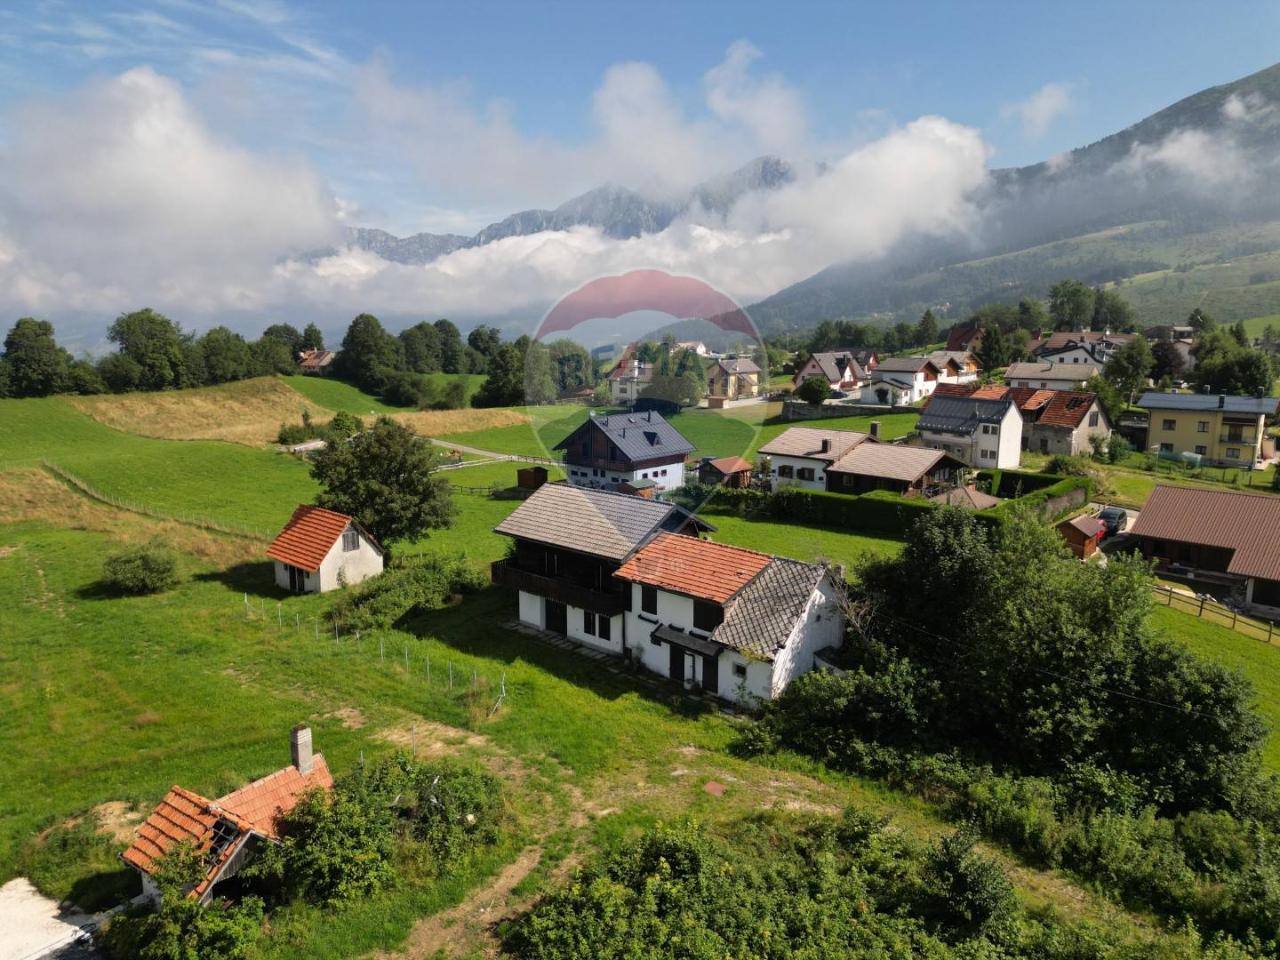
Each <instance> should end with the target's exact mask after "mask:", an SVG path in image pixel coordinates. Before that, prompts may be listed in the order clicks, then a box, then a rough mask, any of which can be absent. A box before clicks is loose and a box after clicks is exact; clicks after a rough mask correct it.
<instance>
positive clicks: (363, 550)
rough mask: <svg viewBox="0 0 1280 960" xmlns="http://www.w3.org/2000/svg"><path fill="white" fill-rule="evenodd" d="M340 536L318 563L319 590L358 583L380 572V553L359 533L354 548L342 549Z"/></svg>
mask: <svg viewBox="0 0 1280 960" xmlns="http://www.w3.org/2000/svg"><path fill="white" fill-rule="evenodd" d="M342 539H343V538H342V537H338V539H337V540H335V541H334V544H333V546H332V547H330V548H329V552H328V553H327V554H325V558H324V560H323V562H321V564H320V591H321V592H324V591H325V590H336V589H338V587H340V586H343V585H344V584H346V585H348V586H349V585H351V584H355V583H360V582H361V581H362V580H367V579H368V578H369V577H376V576H377V575H378V574H380V573H381V572H382V554H381V553H379V552H378V550H377V549H376V548H375V547H374V545H373V544H372V543H370V542H369V541H368V540H367V539H366V538H365V536H364V534H360V542H359V546H357V547H356V549H355V550H349V551H348V550H343V549H342Z"/></svg>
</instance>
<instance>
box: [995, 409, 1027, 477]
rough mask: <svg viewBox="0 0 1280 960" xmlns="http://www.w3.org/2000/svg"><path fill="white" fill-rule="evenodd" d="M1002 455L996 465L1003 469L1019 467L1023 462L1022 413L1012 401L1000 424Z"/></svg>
mask: <svg viewBox="0 0 1280 960" xmlns="http://www.w3.org/2000/svg"><path fill="white" fill-rule="evenodd" d="M999 450H1000V456H999V459H998V460H997V462H996V464H995V465H996V466H997V467H1000V468H1001V469H1005V468H1013V467H1017V466H1018V465H1019V464H1021V463H1022V414H1021V413H1019V412H1018V408H1017V407H1016V406H1014V405H1013V404H1012V403H1011V404H1009V412H1008V413H1006V414H1005V415H1004V421H1003V422H1002V423H1001V424H1000V447H999Z"/></svg>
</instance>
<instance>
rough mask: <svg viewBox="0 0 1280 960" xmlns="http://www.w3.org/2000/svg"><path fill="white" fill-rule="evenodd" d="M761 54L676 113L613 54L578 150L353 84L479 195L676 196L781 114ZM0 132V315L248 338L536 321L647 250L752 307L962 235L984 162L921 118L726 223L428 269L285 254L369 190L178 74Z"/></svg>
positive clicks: (380, 82)
mask: <svg viewBox="0 0 1280 960" xmlns="http://www.w3.org/2000/svg"><path fill="white" fill-rule="evenodd" d="M753 57H754V53H753V52H752V51H750V50H749V49H746V48H735V50H734V51H731V53H730V56H729V57H728V58H727V60H726V65H727V66H726V65H722V67H724V71H723V72H720V73H716V72H715V71H712V73H711V74H709V78H708V81H707V82H708V89H709V91H712V93H711V96H712V99H713V100H715V102H716V103H717V104H718V107H717V110H718V114H717V115H715V116H712V117H704V118H701V119H691V118H689V117H688V116H687V115H686V114H685V113H684V112H683V111H682V110H681V109H680V108H679V107H678V106H677V104H676V101H675V98H674V97H673V96H672V94H671V92H670V91H669V90H668V89H667V87H666V84H665V82H664V81H663V79H662V77H661V76H659V75H658V74H657V72H656V71H655V70H653V68H652V67H650V66H647V65H644V64H634V63H629V64H621V65H618V66H616V67H614V68H613V69H611V70H610V71H609V72H608V74H607V75H606V77H605V79H604V81H603V82H602V85H601V87H600V89H599V90H598V91H597V93H596V95H595V97H594V99H593V109H594V111H595V114H594V115H595V118H596V121H597V127H598V131H599V135H598V136H597V137H596V138H595V139H594V140H593V141H592V142H591V143H590V144H588V145H586V146H583V147H568V146H565V145H563V144H560V143H556V142H553V141H547V140H538V139H532V138H529V137H527V136H525V135H524V134H522V133H521V132H520V131H519V130H518V129H517V128H516V127H515V125H514V123H513V122H512V120H511V117H510V114H509V112H508V111H506V110H505V109H504V108H503V107H502V106H501V105H492V106H490V107H489V108H487V112H485V113H484V114H482V115H477V114H476V113H475V112H474V110H473V109H471V107H470V106H469V103H468V98H467V95H466V92H465V91H464V90H461V89H457V88H449V89H436V90H424V89H418V90H406V89H404V88H401V87H397V86H396V85H394V84H393V83H392V82H391V81H390V78H389V76H388V74H387V73H386V71H385V69H384V68H382V67H380V66H378V65H376V64H375V65H373V66H371V67H369V68H368V69H367V70H366V71H364V73H363V76H362V77H361V81H360V82H361V83H362V84H365V85H366V90H365V93H366V94H367V96H368V97H369V98H371V100H370V102H371V103H376V104H377V105H378V109H379V110H381V111H382V114H381V118H380V119H381V122H383V123H385V124H386V125H387V128H388V129H390V130H395V129H397V128H405V129H404V137H405V140H404V143H405V145H406V147H407V146H408V145H411V144H416V152H415V153H414V159H415V161H416V162H417V163H418V164H419V165H420V170H421V172H422V175H423V176H424V177H426V176H431V177H435V178H439V179H442V180H445V181H449V182H456V183H458V184H460V185H462V186H469V187H479V186H482V185H485V184H493V183H494V182H496V181H499V180H501V178H503V177H510V178H513V179H521V178H522V179H521V182H522V183H523V184H524V185H525V188H529V187H531V186H533V185H537V184H542V185H544V186H546V187H547V188H548V189H550V188H552V187H555V186H556V185H557V184H558V180H557V177H559V176H562V175H563V171H561V170H557V169H556V168H557V167H558V166H563V167H565V168H568V169H569V170H570V171H574V172H576V174H577V175H579V176H581V177H584V178H585V177H591V178H596V177H599V179H601V180H603V179H606V177H604V176H601V174H602V172H603V171H606V170H608V171H612V172H615V173H616V174H617V176H615V177H611V178H610V179H618V178H619V177H625V178H627V179H630V180H631V181H632V182H633V183H636V184H638V185H645V186H649V187H653V188H662V189H673V188H674V187H675V186H676V185H677V184H679V183H682V182H683V181H684V179H685V178H688V179H701V178H703V177H705V176H707V175H709V174H714V173H720V172H723V171H724V170H725V169H726V167H727V166H731V165H732V163H733V159H732V158H727V157H726V156H725V155H724V152H723V150H722V146H723V144H722V142H721V138H722V137H728V136H730V135H731V134H732V135H734V136H737V137H738V138H739V140H738V141H737V142H739V143H740V144H747V146H746V147H743V149H751V148H752V147H754V144H755V139H754V137H755V135H754V134H752V132H751V131H752V129H758V128H761V127H762V125H767V123H768V121H767V117H768V116H770V115H771V114H772V113H773V112H774V111H780V112H781V113H787V114H788V115H789V114H790V112H791V107H790V106H789V105H787V102H788V100H789V97H790V95H789V94H788V93H787V92H786V91H785V88H783V87H781V86H780V85H779V83H778V82H776V81H774V80H765V81H762V82H761V83H760V84H756V83H755V82H753V81H748V80H747V79H745V78H746V74H745V72H744V71H745V70H746V66H747V64H748V63H749V62H750V60H751V59H752V58H753ZM719 69H720V68H717V70H719ZM723 118H732V119H733V122H732V125H731V126H726V125H725V124H727V123H729V120H727V119H723ZM426 130H430V131H431V132H432V136H431V137H430V138H427V137H425V136H424V132H425V131H426ZM799 130H800V128H799V127H795V128H793V129H792V131H791V132H790V133H788V134H787V138H788V139H790V138H791V137H799V136H801V133H800V132H799ZM7 133H8V143H9V146H8V149H7V150H6V151H5V152H3V153H0V307H2V308H3V310H4V311H5V312H7V313H9V314H10V315H20V314H22V313H37V314H41V315H44V316H48V317H49V318H50V319H52V320H54V321H55V322H56V323H58V324H59V326H60V329H65V321H66V320H67V319H69V318H74V317H79V318H81V319H84V320H91V322H92V324H93V325H94V327H95V328H96V329H100V328H101V326H102V325H103V324H104V323H105V321H106V320H108V319H109V318H110V317H111V316H112V315H113V314H114V313H116V312H118V311H121V310H126V309H131V308H134V307H138V306H142V305H151V306H155V307H157V308H158V309H162V310H165V311H166V312H169V313H170V314H171V315H172V316H174V317H175V318H177V319H179V320H181V321H182V322H183V323H185V324H188V325H190V326H193V327H204V326H209V325H211V324H212V323H216V322H225V321H227V320H231V321H232V322H235V319H236V318H237V317H238V318H240V319H241V322H242V323H243V324H244V325H245V327H246V330H247V332H256V331H257V329H258V328H260V327H261V326H262V323H263V321H262V318H263V317H267V316H271V317H282V318H291V319H318V320H320V321H321V322H322V323H326V324H328V325H330V326H337V325H339V324H341V323H344V322H345V321H346V319H347V318H349V317H350V316H352V315H353V314H354V313H356V312H359V311H361V310H371V311H373V312H375V313H380V314H383V315H385V316H390V317H404V316H410V315H416V316H427V315H450V316H455V317H458V318H459V319H465V318H467V317H474V316H494V315H500V314H503V313H508V312H523V313H526V314H527V315H528V316H530V317H531V318H532V317H535V316H537V315H538V313H540V312H541V310H542V309H543V308H545V306H546V305H547V304H549V303H550V302H552V301H554V300H555V299H556V298H557V297H559V296H560V295H562V294H563V293H564V292H566V291H568V290H571V289H573V288H574V287H576V286H577V285H579V284H580V283H581V282H583V281H584V280H586V279H589V278H590V277H593V276H597V275H600V274H605V273H612V272H622V271H626V270H630V269H634V268H637V267H645V266H656V267H662V268H665V269H668V270H670V271H672V272H678V273H687V274H694V275H698V276H702V277H704V278H705V279H707V280H708V281H709V282H711V283H713V284H714V285H716V286H717V287H719V288H720V289H723V290H725V291H727V292H729V293H730V294H731V295H733V296H735V297H737V298H739V299H740V300H741V301H742V302H750V301H752V300H755V299H757V298H760V297H763V296H766V295H768V294H770V293H773V292H775V291H776V290H778V289H779V288H781V287H783V286H785V285H787V284H789V283H792V282H795V281H797V280H800V279H802V278H804V277H806V276H809V275H810V274H812V273H814V272H816V271H817V270H819V269H821V268H822V267H824V266H827V265H828V264H830V263H833V262H837V261H842V260H847V259H852V258H858V257H873V256H876V255H878V254H881V253H883V252H885V251H887V250H888V249H890V248H891V247H892V246H893V245H894V244H895V243H897V242H899V241H900V240H902V239H903V238H905V237H907V236H909V235H912V234H919V233H928V234H964V233H966V232H967V231H969V230H971V229H972V228H973V227H974V225H975V222H976V219H977V213H976V211H975V209H974V207H973V205H972V203H971V200H970V198H971V195H972V194H973V193H974V191H975V190H977V189H978V188H979V187H980V186H981V185H982V184H983V183H984V180H985V177H986V161H987V158H988V149H987V147H986V145H985V144H984V143H983V141H982V139H981V137H980V136H979V134H978V132H977V131H975V130H973V129H971V128H967V127H962V126H959V125H957V124H954V123H951V122H949V121H947V120H945V119H942V118H938V117H925V118H922V119H920V120H917V121H915V122H914V123H911V124H908V125H906V126H904V127H900V128H896V127H895V128H891V129H889V130H888V131H887V132H885V133H884V134H883V135H881V136H879V137H878V138H876V139H874V140H871V141H870V142H866V143H863V144H861V145H860V146H858V147H856V148H854V149H851V150H848V151H846V152H845V153H844V154H843V155H842V156H840V157H839V158H837V159H836V160H834V161H833V162H830V163H829V164H827V165H826V166H825V167H823V168H821V171H822V172H819V170H820V168H819V167H818V166H817V165H813V164H810V165H805V164H798V165H797V170H798V171H799V173H798V177H797V179H796V181H795V182H793V183H792V184H790V185H788V186H786V187H784V188H782V189H780V190H777V191H774V192H772V193H767V194H760V195H750V194H749V195H747V196H746V197H744V198H743V199H742V200H741V201H740V202H739V203H738V204H737V205H736V206H735V207H734V208H733V209H732V210H730V211H729V212H728V214H727V215H725V216H724V217H723V218H717V219H708V215H707V214H705V213H699V214H698V215H699V216H701V217H702V218H703V219H702V220H700V221H699V220H696V219H681V220H679V221H677V222H676V223H675V224H673V225H671V226H670V227H669V228H668V229H666V230H664V231H662V232H660V233H654V234H649V235H645V236H641V237H637V238H634V239H631V240H626V241H616V240H613V239H611V238H608V237H606V236H604V235H603V234H602V233H601V232H600V231H598V230H595V229H590V228H585V227H584V228H576V229H573V230H568V231H558V232H545V233H540V234H537V235H534V236H525V237H511V238H508V239H505V240H502V241H499V242H497V243H493V244H489V245H487V246H484V247H480V248H475V249H466V250H460V251H457V252H455V253H453V254H450V255H448V256H446V257H442V258H440V259H438V260H436V261H434V262H433V263H431V264H428V265H426V266H425V267H417V266H405V265H401V264H395V263H389V262H387V261H384V260H382V259H380V258H378V257H377V256H375V255H373V254H370V253H367V252H364V251H360V250H355V249H351V248H345V247H343V248H340V249H339V250H338V252H336V253H335V254H334V255H332V256H329V257H325V258H323V259H321V260H319V261H314V262H313V261H310V260H308V259H306V258H304V257H300V256H297V255H296V254H298V253H299V252H301V251H307V250H314V249H317V248H324V247H329V246H334V245H336V244H338V243H339V242H340V240H339V238H340V233H339V231H340V227H341V225H342V224H345V223H351V222H353V220H355V219H356V218H359V216H360V206H359V204H356V203H354V202H353V200H352V199H351V197H350V195H349V194H348V193H347V192H346V191H345V190H344V191H343V192H342V194H341V196H335V195H334V192H333V191H332V190H331V189H330V188H329V187H328V186H327V185H326V184H325V183H324V182H323V181H322V180H321V178H320V177H318V176H317V174H316V173H315V172H314V171H313V170H312V169H311V168H310V167H309V166H308V164H307V163H306V162H304V161H302V160H300V159H296V158H290V157H278V156H268V155H263V154H261V153H254V152H251V151H248V150H246V149H244V148H242V147H240V146H238V145H236V144H235V143H233V142H230V141H229V140H228V139H227V138H225V137H220V136H218V135H215V134H214V133H213V132H211V130H210V129H209V127H208V126H207V125H206V124H205V122H204V121H203V119H202V117H201V116H200V115H199V114H198V113H197V111H196V110H195V109H194V107H193V106H192V104H191V102H189V101H188V100H187V99H186V97H184V95H183V93H182V91H181V89H180V88H179V87H178V85H177V84H176V83H174V82H173V81H172V80H170V79H168V78H166V77H164V76H161V75H159V74H157V73H156V72H154V71H153V70H151V69H148V68H140V69H135V70H131V71H129V72H127V73H124V74H122V75H120V76H118V77H115V78H109V79H104V80H98V81H94V82H92V83H90V84H88V85H86V86H85V87H83V88H81V89H79V90H77V91H74V92H72V93H69V94H67V95H64V96H61V97H58V98H56V99H49V100H42V101H37V102H33V103H31V104H29V105H27V107H25V108H24V109H23V110H21V111H20V112H18V113H17V114H16V115H15V116H14V117H13V118H12V123H11V124H9V125H8V127H7ZM641 147H644V149H641ZM485 164H487V165H488V166H487V167H485V168H484V169H481V170H477V169H476V167H477V165H485ZM628 164H630V165H628ZM440 215H441V216H442V217H443V216H445V215H447V216H448V217H454V216H455V214H454V213H452V212H450V211H442V212H440Z"/></svg>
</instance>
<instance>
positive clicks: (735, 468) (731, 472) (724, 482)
mask: <svg viewBox="0 0 1280 960" xmlns="http://www.w3.org/2000/svg"><path fill="white" fill-rule="evenodd" d="M698 482H699V483H705V484H707V485H708V486H715V487H729V488H730V489H738V488H742V487H748V486H750V485H751V461H750V460H744V459H742V457H718V458H715V459H712V458H711V457H704V458H703V459H702V462H701V463H699V464H698Z"/></svg>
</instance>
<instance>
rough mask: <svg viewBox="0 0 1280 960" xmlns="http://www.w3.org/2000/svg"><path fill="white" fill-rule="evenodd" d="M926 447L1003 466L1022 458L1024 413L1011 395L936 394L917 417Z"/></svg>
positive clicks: (971, 462) (986, 464) (980, 465)
mask: <svg viewBox="0 0 1280 960" xmlns="http://www.w3.org/2000/svg"><path fill="white" fill-rule="evenodd" d="M916 429H917V430H919V431H920V440H921V442H922V443H923V445H924V446H926V447H933V448H934V449H937V450H945V451H946V452H947V453H949V454H951V456H953V457H955V458H956V459H957V460H962V461H964V463H966V464H968V465H969V466H971V467H977V468H979V469H982V468H990V467H998V468H1001V469H1004V468H1008V467H1017V466H1018V464H1019V463H1020V462H1021V461H1022V414H1021V413H1020V412H1019V411H1018V405H1017V404H1016V403H1015V402H1014V401H1013V400H1012V399H1010V398H1007V397H1006V398H1003V399H999V400H997V399H989V398H985V397H980V396H978V395H977V394H973V395H970V396H967V397H961V396H955V395H952V394H946V395H943V394H936V395H934V396H932V397H930V398H929V403H928V405H927V406H926V407H925V408H924V411H923V412H922V413H921V414H920V419H919V420H918V421H916Z"/></svg>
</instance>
